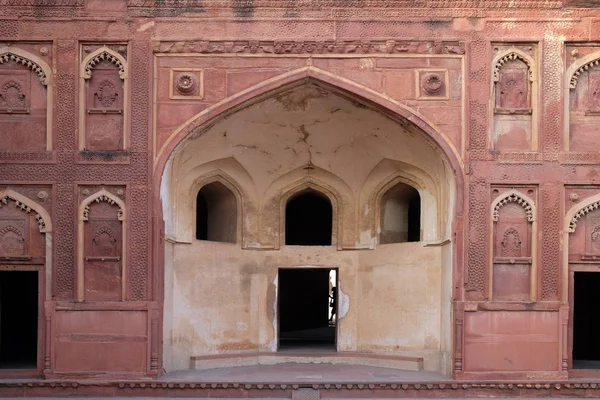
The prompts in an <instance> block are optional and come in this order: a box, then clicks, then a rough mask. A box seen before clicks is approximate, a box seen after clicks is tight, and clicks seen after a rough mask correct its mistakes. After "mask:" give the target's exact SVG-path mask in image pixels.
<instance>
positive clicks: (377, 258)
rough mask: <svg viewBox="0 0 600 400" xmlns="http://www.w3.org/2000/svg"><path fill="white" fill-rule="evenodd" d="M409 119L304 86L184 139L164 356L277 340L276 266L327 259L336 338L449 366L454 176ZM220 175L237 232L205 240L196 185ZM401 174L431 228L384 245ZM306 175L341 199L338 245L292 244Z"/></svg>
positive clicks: (182, 359) (170, 182)
mask: <svg viewBox="0 0 600 400" xmlns="http://www.w3.org/2000/svg"><path fill="white" fill-rule="evenodd" d="M407 129H408V128H406V127H403V126H402V125H400V124H399V123H398V122H396V121H394V120H392V119H390V118H388V117H386V116H384V115H382V114H381V113H379V112H377V111H375V110H373V109H371V108H369V107H366V106H364V105H362V104H360V103H358V102H357V101H355V100H353V99H348V98H346V97H342V96H340V95H337V94H334V93H332V92H331V91H329V90H325V89H323V88H321V87H316V86H313V85H306V86H303V87H298V88H295V89H293V90H289V91H287V92H283V93H279V94H277V95H274V96H273V97H271V98H269V99H266V100H263V101H261V102H259V103H256V104H254V105H251V106H249V107H247V108H244V109H242V110H239V111H237V112H236V113H234V114H232V115H230V116H228V117H225V118H223V119H221V120H219V121H217V122H215V123H214V124H211V126H210V127H207V128H205V129H203V130H201V131H198V132H195V133H194V134H193V135H192V137H191V138H190V139H189V140H188V141H187V142H185V143H184V144H183V145H182V146H180V148H179V149H178V150H177V151H176V152H175V155H174V157H173V158H172V160H171V162H170V164H169V165H168V167H167V169H166V172H165V176H164V177H163V187H162V188H161V194H162V200H163V213H164V214H165V215H164V217H165V224H166V233H167V237H168V240H169V241H170V242H171V243H170V244H168V247H169V249H167V250H168V251H167V252H166V260H165V274H166V279H165V282H166V285H167V286H168V287H166V288H165V297H166V298H165V324H164V329H165V332H164V339H165V340H164V351H165V358H164V359H165V368H166V369H167V370H174V369H185V368H189V365H190V362H189V357H190V356H195V355H207V354H219V353H223V352H242V351H257V350H260V351H276V344H277V338H276V332H277V327H276V318H275V310H276V301H277V299H276V292H277V287H276V283H277V271H278V268H281V267H311V266H312V267H315V266H318V267H332V268H339V279H340V296H341V298H340V315H339V317H340V322H339V329H338V341H337V345H338V351H364V352H373V353H394V354H403V355H416V356H423V357H424V358H425V368H426V369H429V370H440V369H441V368H442V367H441V362H442V360H443V359H444V356H443V354H442V353H443V351H444V352H447V351H448V346H444V343H448V341H449V339H448V338H446V337H445V336H448V335H449V334H450V332H449V329H448V326H449V318H450V315H449V309H450V306H449V304H450V298H449V296H448V293H450V279H448V276H449V275H448V273H449V272H450V271H446V272H445V273H443V268H450V265H445V266H444V267H443V265H444V264H447V262H448V261H449V259H450V258H451V254H450V252H449V250H444V246H442V245H441V244H442V243H443V241H444V240H445V239H446V238H447V236H448V234H447V231H448V223H449V221H450V220H451V215H449V213H450V211H449V210H452V197H453V190H452V186H453V182H452V176H451V173H450V172H449V171H448V170H447V168H446V165H445V162H444V160H443V158H442V156H441V153H440V152H438V151H437V150H436V149H435V148H434V146H433V145H432V144H431V143H430V142H428V141H427V140H425V138H424V135H423V134H422V133H420V132H416V131H415V132H413V131H409V130H407ZM307 166H308V167H309V168H306V167H307ZM215 180H218V181H219V182H222V183H223V184H224V185H226V186H227V187H228V188H230V190H232V192H233V193H234V194H235V196H236V198H237V200H238V209H239V210H241V212H240V213H239V216H238V224H237V225H238V229H239V232H238V237H239V240H238V243H236V244H230V243H214V242H205V241H197V240H195V239H194V236H195V233H194V204H195V196H196V194H197V192H198V190H199V189H200V188H201V187H202V186H203V185H205V184H207V183H210V182H214V181H215ZM398 182H404V183H408V184H410V185H412V186H414V187H415V188H416V189H417V190H418V191H419V194H420V196H421V199H422V207H421V230H422V238H423V240H422V241H421V242H415V243H398V244H386V245H379V244H378V232H379V231H380V226H379V225H380V210H379V204H380V203H381V202H380V200H381V197H382V196H383V194H384V193H385V191H386V190H387V189H389V188H391V187H393V186H394V185H395V184H396V183H398ZM306 187H313V188H315V189H316V190H320V191H322V192H323V193H324V194H326V195H327V196H328V197H329V198H330V199H331V201H332V204H333V210H334V234H333V236H334V237H333V245H332V246H327V247H299V246H285V244H284V243H285V238H284V237H283V234H284V229H283V227H284V225H283V223H284V221H283V220H284V215H283V214H284V210H285V201H286V199H287V198H289V197H290V196H291V195H292V194H293V193H295V192H296V191H298V190H301V189H302V188H306ZM443 259H445V261H446V262H443ZM450 276H451V274H450ZM443 277H445V278H444V279H443ZM445 286H448V287H445ZM444 294H445V295H444ZM443 295H444V297H443V298H442V296H443ZM442 310H444V311H443V312H442ZM446 319H448V321H446ZM442 347H445V348H444V350H443V351H442Z"/></svg>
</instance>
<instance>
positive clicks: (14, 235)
mask: <svg viewBox="0 0 600 400" xmlns="http://www.w3.org/2000/svg"><path fill="white" fill-rule="evenodd" d="M24 247H25V237H24V236H23V232H22V231H21V229H19V228H17V227H15V226H13V225H7V226H5V227H4V228H3V229H0V248H1V249H2V250H3V251H4V253H6V254H17V253H19V254H20V253H22V252H23V249H24Z"/></svg>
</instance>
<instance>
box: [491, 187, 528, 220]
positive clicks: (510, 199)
mask: <svg viewBox="0 0 600 400" xmlns="http://www.w3.org/2000/svg"><path fill="white" fill-rule="evenodd" d="M508 203H517V204H519V205H520V206H521V207H523V209H524V210H525V213H526V215H527V221H528V222H534V221H535V215H536V207H535V202H534V201H533V200H532V199H531V198H530V197H529V196H527V195H525V194H523V193H521V192H519V191H518V190H515V189H511V190H509V191H508V192H505V193H502V194H500V195H498V196H497V197H496V198H495V199H494V201H492V221H494V222H496V221H498V211H499V210H500V208H502V206H504V205H505V204H508Z"/></svg>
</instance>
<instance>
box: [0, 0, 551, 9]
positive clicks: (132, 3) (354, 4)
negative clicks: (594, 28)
mask: <svg viewBox="0 0 600 400" xmlns="http://www.w3.org/2000/svg"><path fill="white" fill-rule="evenodd" d="M0 1H1V0H0ZM562 3H563V2H562V1H560V0H519V1H514V0H414V1H413V0H297V1H294V2H290V1H289V0H253V1H244V0H241V1H240V0H128V1H127V6H128V7H146V8H178V9H181V8H188V7H190V8H195V9H198V8H233V9H244V8H246V9H252V8H262V7H268V8H293V9H302V8H308V9H310V8H314V7H325V8H492V9H506V8H517V9H524V8H525V9H526V8H530V9H536V8H538V9H548V8H561V7H562V5H563V4H562ZM290 4H292V5H290Z"/></svg>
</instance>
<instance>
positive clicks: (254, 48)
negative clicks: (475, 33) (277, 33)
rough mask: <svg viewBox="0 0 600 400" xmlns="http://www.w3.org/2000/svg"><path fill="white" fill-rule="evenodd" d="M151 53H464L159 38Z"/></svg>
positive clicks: (454, 44)
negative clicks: (176, 40) (164, 39)
mask: <svg viewBox="0 0 600 400" xmlns="http://www.w3.org/2000/svg"><path fill="white" fill-rule="evenodd" d="M154 52H155V53H203V54H244V53H247V54H464V53H465V43H464V42H460V41H403V40H377V41H262V40H260V41H258V40H257V41H252V40H245V41H178V42H174V41H173V42H172V41H161V42H155V43H154Z"/></svg>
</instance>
